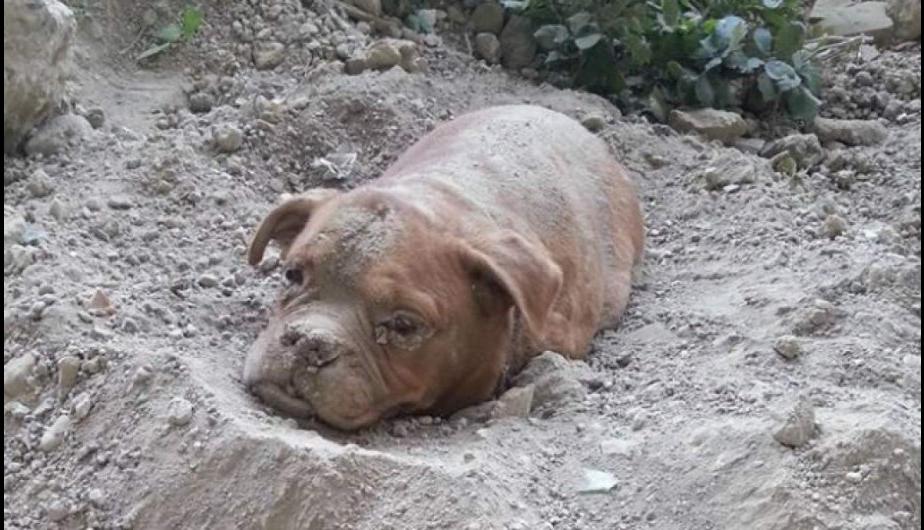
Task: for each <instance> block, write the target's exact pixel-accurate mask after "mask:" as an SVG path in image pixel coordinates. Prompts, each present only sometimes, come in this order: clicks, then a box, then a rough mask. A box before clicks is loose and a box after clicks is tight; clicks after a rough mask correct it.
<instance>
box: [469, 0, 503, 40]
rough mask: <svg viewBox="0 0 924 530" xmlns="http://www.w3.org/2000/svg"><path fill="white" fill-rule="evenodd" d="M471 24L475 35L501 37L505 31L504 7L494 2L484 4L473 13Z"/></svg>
mask: <svg viewBox="0 0 924 530" xmlns="http://www.w3.org/2000/svg"><path fill="white" fill-rule="evenodd" d="M471 24H472V30H474V31H475V33H490V34H492V35H495V36H496V35H500V34H501V31H502V30H503V29H504V8H503V6H501V5H500V4H498V3H496V2H493V1H488V2H484V3H483V4H481V5H479V6H478V7H476V8H475V11H473V12H472V18H471Z"/></svg>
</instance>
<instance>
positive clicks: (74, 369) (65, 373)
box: [58, 355, 82, 395]
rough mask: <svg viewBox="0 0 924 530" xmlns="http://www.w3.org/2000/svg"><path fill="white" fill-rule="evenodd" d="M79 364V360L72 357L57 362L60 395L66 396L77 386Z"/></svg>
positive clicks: (80, 362)
mask: <svg viewBox="0 0 924 530" xmlns="http://www.w3.org/2000/svg"><path fill="white" fill-rule="evenodd" d="M81 364H82V361H81V360H80V358H79V357H75V356H73V355H68V356H65V357H62V358H61V359H59V360H58V388H59V390H60V391H61V394H62V395H66V394H67V393H68V392H70V390H71V389H72V388H74V386H76V385H77V378H78V377H79V376H80V366H81Z"/></svg>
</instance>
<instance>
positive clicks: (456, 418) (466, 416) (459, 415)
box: [449, 401, 497, 423]
mask: <svg viewBox="0 0 924 530" xmlns="http://www.w3.org/2000/svg"><path fill="white" fill-rule="evenodd" d="M496 406H497V403H496V402H494V401H488V402H486V403H480V404H478V405H474V406H471V407H467V408H464V409H462V410H460V411H458V412H456V413H455V414H453V415H452V417H451V418H449V420H450V421H452V422H454V423H460V422H464V423H484V422H486V421H488V420H490V419H491V416H492V414H493V413H494V408H495V407H496Z"/></svg>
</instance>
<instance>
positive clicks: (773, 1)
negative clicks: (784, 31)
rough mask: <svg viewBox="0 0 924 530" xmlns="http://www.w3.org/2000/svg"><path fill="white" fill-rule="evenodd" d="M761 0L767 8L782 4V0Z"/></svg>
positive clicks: (777, 7) (775, 7) (776, 7)
mask: <svg viewBox="0 0 924 530" xmlns="http://www.w3.org/2000/svg"><path fill="white" fill-rule="evenodd" d="M762 2H763V4H764V7H766V8H767V9H779V7H780V6H782V5H783V0H762Z"/></svg>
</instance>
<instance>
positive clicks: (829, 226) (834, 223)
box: [821, 214, 847, 239]
mask: <svg viewBox="0 0 924 530" xmlns="http://www.w3.org/2000/svg"><path fill="white" fill-rule="evenodd" d="M846 232H847V220H846V219H844V218H843V217H841V216H840V215H837V214H831V215H829V216H828V217H827V218H826V219H825V222H824V225H822V227H821V233H822V235H823V236H825V237H827V238H829V239H837V238H838V237H840V236H842V235H844V234H845V233H846Z"/></svg>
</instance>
